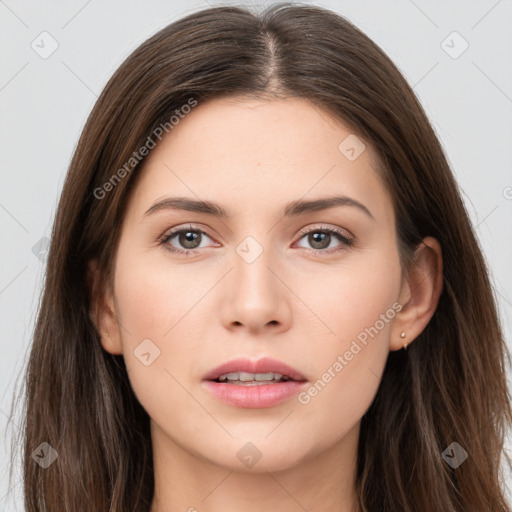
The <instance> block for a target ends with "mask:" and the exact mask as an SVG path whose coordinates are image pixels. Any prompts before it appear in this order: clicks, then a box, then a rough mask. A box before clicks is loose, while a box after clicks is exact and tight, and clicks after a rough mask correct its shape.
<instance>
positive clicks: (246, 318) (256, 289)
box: [221, 250, 293, 334]
mask: <svg viewBox="0 0 512 512" xmlns="http://www.w3.org/2000/svg"><path fill="white" fill-rule="evenodd" d="M286 280H287V279H286V272H285V271H284V270H283V267H282V265H280V264H279V262H278V261H276V259H275V257H273V256H272V254H271V251H270V250H263V252H262V253H261V254H260V255H259V256H258V257H257V258H256V259H255V260H254V261H251V260H250V259H244V257H242V256H240V255H239V254H238V253H235V255H234V258H233V269H232V270H231V272H230V273H229V275H228V276H226V279H225V280H224V281H225V284H224V286H225V289H224V290H223V292H224V293H223V294H222V297H223V300H222V305H221V319H222V323H223V325H224V327H226V328H227V329H228V330H242V329H246V330H247V331H248V332H250V333H251V334H270V333H272V334H277V333H281V332H284V331H286V330H288V329H289V328H290V322H291V316H292V315H291V304H290V300H291V298H292V297H293V293H291V292H290V290H289V288H287V286H286V284H285V283H286Z"/></svg>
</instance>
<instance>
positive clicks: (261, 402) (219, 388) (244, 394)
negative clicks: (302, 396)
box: [203, 380, 306, 409]
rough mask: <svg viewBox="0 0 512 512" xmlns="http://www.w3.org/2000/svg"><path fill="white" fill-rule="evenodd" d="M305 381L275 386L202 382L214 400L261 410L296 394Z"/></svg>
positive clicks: (282, 383)
mask: <svg viewBox="0 0 512 512" xmlns="http://www.w3.org/2000/svg"><path fill="white" fill-rule="evenodd" d="M305 384H306V381H301V382H298V381H295V380H289V381H286V382H276V383H275V384H256V385H252V386H242V385H238V384H225V383H222V382H215V381H212V380H205V381H203V385H204V386H205V387H206V389H207V390H208V391H209V392H210V393H211V394H212V395H213V396H215V397H216V398H218V399H219V400H222V401H223V402H226V403H228V404H230V405H234V406H236V407H245V408H246V409H262V408H264V407H272V406H274V405H278V404H280V403H282V402H284V401H286V400H288V399H289V398H290V397H292V396H293V395H295V394H296V393H298V391H299V390H300V389H301V388H302V387H303V386H304V385H305Z"/></svg>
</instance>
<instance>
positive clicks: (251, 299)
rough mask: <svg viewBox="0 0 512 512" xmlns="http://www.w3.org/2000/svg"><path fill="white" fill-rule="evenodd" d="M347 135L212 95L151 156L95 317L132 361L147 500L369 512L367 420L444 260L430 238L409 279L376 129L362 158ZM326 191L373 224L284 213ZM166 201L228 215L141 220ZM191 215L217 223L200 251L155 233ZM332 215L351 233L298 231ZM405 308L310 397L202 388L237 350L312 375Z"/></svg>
mask: <svg viewBox="0 0 512 512" xmlns="http://www.w3.org/2000/svg"><path fill="white" fill-rule="evenodd" d="M350 133H351V131H350V129H349V128H348V127H347V126H346V125H345V124H343V123H341V122H340V121H339V120H337V119H335V118H334V117H332V116H330V115H329V114H328V113H327V112H324V111H320V110H319V109H318V108H317V107H313V106H312V105H311V104H310V103H309V102H308V101H306V100H304V99H297V98H293V99H287V100H275V99H259V100H255V99H248V98H230V99H223V100H218V99H216V100H211V101H209V102H206V103H204V104H200V105H198V106H197V107H196V108H195V109H193V111H192V112H191V113H190V114H188V115H187V116H186V117H185V118H184V119H183V120H181V121H180V123H179V124H178V125H177V126H175V127H174V129H173V131H172V132H171V133H170V134H169V135H167V136H166V137H165V138H164V139H163V140H162V142H159V143H158V145H157V147H156V148H155V149H153V150H152V151H151V152H150V154H149V156H148V158H147V159H146V161H145V164H144V169H143V171H142V174H141V176H140V180H139V181H138V182H137V184H136V187H135V189H134V191H133V192H134V193H133V195H132V196H131V198H130V201H129V204H128V207H127V210H126V212H125V217H124V222H123V227H122V232H121V235H120V242H119V246H118V249H117V253H116V255H115V272H114V280H113V283H114V284H113V289H112V290H106V291H105V292H104V293H103V294H101V296H100V297H99V298H98V300H97V301H95V302H94V310H93V312H92V313H91V314H92V316H93V318H94V321H95V322H96V325H97V327H98V330H99V332H100V333H101V336H102V344H103V347H104V349H105V350H106V351H108V352H110V353H112V354H123V355H124V359H125V361H126V366H127V369H128V372H129V378H130V382H131V385H132V387H133V390H134V392H135V394H136V396H137V398H138V400H139V401H140V403H141V404H142V405H143V407H144V408H145V410H146V411H147V413H148V414H149V416H150V418H151V435H152V442H153V450H154V461H155V462H154V464H155V466H154V467H155V498H154V501H153V503H152V507H151V512H170V511H187V510H188V511H190V512H192V511H194V510H197V511H200V512H203V511H204V512H220V511H223V512H226V511H228V512H230V511H235V510H236V511H238V510H244V511H246V512H253V511H258V512H260V511H261V510H279V511H282V512H299V511H301V512H302V511H303V510H308V511H309V512H320V511H327V510H329V511H338V512H349V511H350V512H352V511H356V510H358V508H357V507H356V500H355V471H356V461H357V442H358V437H359V427H360V421H361V418H362V416H363V415H364V414H365V412H366V411H367V409H368V408H369V406H370V405H371V403H372V400H373V398H374V396H375V394H376V392H377V389H378V387H379V383H380V378H381V375H382V373H383V370H384V367H385V363H386V359H387V357H388V354H389V351H392V350H399V349H401V348H402V345H403V343H404V342H407V343H411V342H413V340H414V339H415V338H416V337H417V336H418V334H419V333H420V332H421V331H422V330H423V329H424V328H425V326H426V325H427V323H428V321H429V320H430V318H431V317H432V315H433V313H434V311H435V308H436V306H437V302H438V299H439V294H440V292H441V287H442V283H441V272H442V260H441V249H440V247H439V244H438V243H437V241H436V240H435V239H433V238H427V239H425V240H424V244H423V245H422V246H421V247H420V248H419V249H418V251H417V254H416V260H415V264H414V266H413V268H412V269H411V273H410V275H409V277H408V278H407V279H405V278H404V276H403V275H402V269H401V266H400V259H399V253H398V248H397V243H396V232H395V214H394V210H393V205H392V200H391V196H390V195H389V193H388V191H387V190H386V188H385V186H384V184H383V182H382V180H381V178H380V176H379V174H378V172H377V171H376V169H377V168H378V160H377V156H376V154H375V152H374V150H373V148H372V147H371V145H370V144H369V143H368V142H367V141H364V143H365V145H366V149H365V150H364V151H363V152H362V153H361V154H360V156H359V157H358V158H357V159H355V160H354V161H350V160H349V159H347V158H346V156H345V155H344V154H342V152H340V150H339V149H338V146H339V144H340V143H341V142H342V141H343V140H344V139H345V138H346V137H347V135H349V134H350ZM360 140H362V139H360ZM332 195H345V196H349V197H350V198H352V199H354V200H357V201H358V202H360V203H362V204H363V205H365V206H366V207H367V208H368V209H369V210H370V212H371V214H372V216H373V218H371V217H369V216H368V215H366V214H365V213H364V212H363V211H361V210H360V209H358V208H356V207H353V206H346V205H345V206H336V207H333V208H330V209H327V210H319V211H314V212H308V213H304V214H302V215H300V216H297V217H294V218H283V217H282V214H281V210H282V209H283V208H284V206H285V205H286V204H288V203H289V202H291V201H294V200H297V199H301V198H302V199H305V200H310V199H315V198H320V197H325V196H332ZM166 196H184V197H189V198H191V199H202V200H209V201H213V202H216V203H219V204H220V205H221V206H223V207H224V208H226V209H228V210H229V211H230V212H231V213H232V215H233V216H232V217H230V218H227V219H219V218H216V217H213V216H209V215H207V214H204V213H195V212H187V211H178V210H172V209H166V210H161V211H158V212H155V213H153V214H151V215H147V216H145V215H144V213H145V212H146V211H147V210H148V208H149V207H150V206H151V205H152V204H154V203H155V202H156V201H158V200H160V199H162V198H163V197H166ZM189 223H192V224H193V227H194V229H200V230H204V232H205V233H206V234H201V235H200V236H201V237H202V238H201V239H199V240H198V241H197V242H196V246H195V247H197V248H195V249H191V250H193V251H195V252H194V254H193V255H192V256H185V255H182V254H174V253H171V252H169V251H167V250H166V249H165V245H164V244H159V238H160V237H161V236H162V235H164V234H166V233H168V232H169V230H170V228H173V227H176V228H180V227H181V228H183V229H185V230H187V229H188V226H189ZM322 226H323V227H332V228H340V229H342V230H344V233H348V234H350V236H351V237H352V239H353V245H352V246H346V245H345V244H344V243H343V242H342V241H340V240H338V239H337V238H336V237H335V236H334V235H331V237H330V238H329V236H328V235H327V240H326V241H324V245H323V246H321V247H320V246H319V245H314V239H312V237H311V236H310V237H308V235H304V234H301V230H302V229H303V228H307V229H310V228H311V229H312V230H313V229H315V228H317V229H316V230H315V231H314V232H317V231H318V230H320V233H322V231H321V229H320V228H321V227H322ZM247 236H251V237H253V238H254V239H255V240H256V241H257V243H258V244H259V246H260V247H261V249H262V250H263V252H262V253H261V255H260V256H259V257H258V258H257V259H256V260H255V261H253V262H252V263H248V262H247V261H245V260H244V259H243V258H242V257H241V256H240V255H239V254H238V253H237V251H236V249H237V247H238V246H239V244H240V243H241V242H242V240H244V239H245V237H247ZM317 236H318V235H317ZM329 240H330V241H329ZM183 243H186V242H184V241H183V238H182V239H181V243H180V239H179V238H178V236H175V237H174V238H172V240H170V241H168V242H167V245H168V246H171V247H174V248H181V249H185V248H187V247H192V246H193V244H192V243H190V244H189V245H188V246H186V245H185V246H184V245H183ZM319 247H320V248H319ZM314 248H319V250H320V251H324V252H323V253H318V254H314V253H312V252H309V251H308V249H314ZM336 249H340V250H339V251H337V252H334V251H335V250H336ZM251 250H254V249H251ZM326 251H331V252H330V253H328V252H326ZM91 268H92V269H94V262H92V263H91ZM396 303H398V304H399V305H400V306H401V307H402V309H401V311H400V312H398V313H396V314H395V315H394V317H393V318H392V319H391V320H389V321H388V322H383V323H384V327H383V328H381V329H380V330H379V331H378V334H377V335H374V336H373V337H369V338H368V342H367V344H366V345H363V344H362V343H359V345H360V346H361V350H360V351H358V353H357V354H356V355H354V356H353V358H352V359H351V360H350V361H348V363H347V364H346V366H344V367H343V369H342V371H339V372H338V373H336V372H335V373H334V375H335V377H333V378H331V380H330V382H329V383H328V384H327V385H326V386H325V387H323V389H321V391H320V392H318V393H317V395H316V396H314V397H311V400H310V401H309V402H308V403H307V404H304V403H300V402H299V400H298V398H297V396H293V397H292V398H290V399H288V400H287V401H285V402H283V403H281V404H279V405H276V406H273V407H269V408H264V409H247V408H241V407H234V406H231V405H228V404H226V403H224V402H221V401H219V400H218V399H217V398H215V397H214V396H212V395H211V394H209V392H208V391H206V390H205V389H204V388H203V387H202V385H201V380H202V377H203V376H204V374H205V373H206V372H207V371H209V370H211V369H212V368H214V367H216V366H218V365H219V364H221V363H223V362H225V361H227V360H229V359H232V358H235V357H240V356H247V357H249V358H251V359H259V358H260V357H263V356H270V357H273V358H276V359H279V360H281V361H284V362H286V363H287V364H289V365H291V366H293V367H294V368H296V369H298V370H299V371H300V372H302V373H303V374H304V375H305V376H306V378H307V379H308V380H309V385H311V384H312V383H315V382H317V381H318V379H321V378H322V375H323V374H324V373H325V372H326V371H327V370H328V369H329V368H332V367H333V364H334V363H335V361H336V360H337V357H338V355H343V354H345V353H346V351H347V350H349V349H350V347H351V344H352V343H353V342H354V340H357V336H358V335H360V333H361V332H363V331H364V329H365V328H368V327H370V326H374V325H375V324H376V321H377V320H379V318H381V316H380V315H383V314H386V311H388V310H389V309H390V308H392V305H393V304H396ZM402 331H404V332H405V333H406V338H405V339H404V338H401V337H400V333H401V332H402ZM106 332H108V336H107V335H106V334H105V333H106ZM145 339H150V340H151V341H152V343H154V345H155V346H157V347H158V349H159V350H160V355H159V357H157V358H156V359H155V360H154V362H152V363H151V364H150V365H149V366H145V365H144V364H142V363H141V361H140V360H139V359H138V358H137V357H136V356H135V355H134V350H135V349H136V348H137V346H139V344H140V343H141V342H142V340H145ZM352 346H353V345H352ZM331 373H332V370H331ZM248 442H251V443H253V445H255V446H256V447H257V449H258V450H259V452H260V453H261V459H260V460H259V461H258V462H257V463H256V464H255V465H254V466H252V467H246V466H244V464H242V463H241V461H240V460H239V459H238V457H237V452H238V451H239V450H240V449H241V448H242V447H244V446H245V445H246V443H248Z"/></svg>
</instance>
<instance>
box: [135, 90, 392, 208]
mask: <svg viewBox="0 0 512 512" xmlns="http://www.w3.org/2000/svg"><path fill="white" fill-rule="evenodd" d="M164 133H165V132H164ZM156 142H157V144H156V147H155V148H154V149H152V150H151V152H150V153H149V155H148V156H147V157H146V160H145V162H144V165H143V169H142V170H141V172H142V174H143V175H142V176H141V177H140V180H139V183H138V185H137V190H136V193H135V196H136V197H135V198H134V199H135V202H136V203H140V207H141V208H142V207H143V206H144V205H147V204H148V202H150V201H154V200H155V199H156V198H159V197H162V196H164V195H166V194H173V195H177V194H179V195H182V196H184V195H185V196H195V198H198V197H199V198H201V199H206V200H210V199H211V200H214V201H215V202H219V203H223V204H227V205H231V207H230V208H229V209H230V211H233V210H236V207H237V206H238V207H239V210H240V213H242V212H241V210H244V211H245V212H247V211H248V210H251V209H254V208H259V209H261V207H262V205H263V204H265V203H268V204H269V205H270V203H279V204H278V205H277V204H276V207H277V206H281V203H284V202H289V201H291V200H294V199H298V198H301V197H304V196H305V197H306V198H314V197H315V196H319V195H322V196H325V195H326V194H334V193H340V194H343V195H347V196H351V197H354V198H355V199H357V200H360V201H361V202H366V203H370V204H371V203H376V202H380V203H381V206H382V208H381V209H383V210H386V209H388V210H389V208H391V198H390V197H389V195H388V193H387V190H386V188H385V186H384V183H383V182H382V179H381V177H380V175H379V171H378V170H377V169H378V166H379V160H378V157H377V155H376V153H375V151H374V148H373V147H372V146H371V145H370V144H369V143H368V142H367V141H363V140H362V138H361V137H358V136H357V135H356V134H355V133H353V132H352V130H351V129H350V127H349V126H347V125H346V124H345V123H344V122H343V121H341V120H339V119H338V118H335V117H334V116H333V115H331V114H330V113H328V112H326V111H324V110H322V109H320V108H319V107H317V106H315V105H313V104H311V103H310V102H309V101H307V100H305V99H301V98H288V99H285V100H275V99H253V98H243V97H236V98H223V99H214V100H209V101H207V102H205V103H203V104H201V103H200V104H199V105H197V106H196V107H195V108H194V109H192V111H191V112H190V113H189V114H187V115H184V116H183V117H182V118H181V119H180V120H179V122H178V123H177V124H175V125H174V127H173V128H172V130H171V131H170V132H169V133H168V134H167V135H164V137H163V138H162V140H161V141H159V140H158V139H156ZM382 213H385V212H381V214H382ZM388 214H389V212H388Z"/></svg>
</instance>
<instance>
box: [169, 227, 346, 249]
mask: <svg viewBox="0 0 512 512" xmlns="http://www.w3.org/2000/svg"><path fill="white" fill-rule="evenodd" d="M300 235H301V236H300V239H299V240H302V239H303V238H306V237H307V243H309V244H311V246H312V248H308V247H304V248H305V249H306V250H307V251H308V252H312V253H314V254H321V253H324V254H325V253H326V254H331V253H334V252H338V251H342V250H344V249H346V248H347V247H351V246H352V245H353V242H354V241H353V238H352V237H351V235H350V234H349V233H348V232H346V231H345V230H342V229H341V228H340V229H336V228H332V227H327V226H320V227H318V226H317V227H314V228H309V229H308V230H303V231H302V232H301V234H300ZM204 237H206V238H210V240H211V237H210V236H209V235H208V234H207V233H206V232H205V231H203V230H202V229H199V228H197V227H195V226H193V225H189V226H188V227H187V228H179V229H173V230H171V231H169V232H167V233H165V234H164V235H163V236H162V237H160V239H159V241H160V244H161V245H163V246H165V249H166V250H168V251H170V252H172V253H176V254H183V255H185V256H192V255H193V254H194V253H197V252H198V251H197V250H196V249H200V248H201V247H205V246H204V245H201V242H202V241H203V239H204ZM173 239H176V241H175V242H174V243H175V244H178V245H181V247H176V246H175V245H173V244H172V243H171V242H172V240H173ZM336 240H337V241H338V242H339V244H338V245H337V246H335V247H334V248H333V247H332V246H331V243H332V242H333V241H336ZM330 246H331V247H330ZM206 247H208V246H206Z"/></svg>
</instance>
